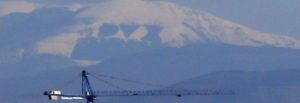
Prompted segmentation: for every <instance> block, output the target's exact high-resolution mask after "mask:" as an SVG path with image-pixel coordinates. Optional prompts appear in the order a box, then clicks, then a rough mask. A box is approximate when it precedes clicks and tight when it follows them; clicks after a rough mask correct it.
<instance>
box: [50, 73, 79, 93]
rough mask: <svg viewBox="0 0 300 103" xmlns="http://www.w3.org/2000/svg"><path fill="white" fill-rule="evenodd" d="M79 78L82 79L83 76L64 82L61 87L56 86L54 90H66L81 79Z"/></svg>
mask: <svg viewBox="0 0 300 103" xmlns="http://www.w3.org/2000/svg"><path fill="white" fill-rule="evenodd" d="M79 78H81V75H80V74H79V75H76V76H75V77H73V78H71V79H70V80H68V81H66V82H64V83H63V84H61V85H57V86H55V87H54V88H53V90H54V89H58V90H62V89H64V88H66V87H68V86H70V85H71V84H72V83H74V82H75V81H76V80H77V79H79Z"/></svg>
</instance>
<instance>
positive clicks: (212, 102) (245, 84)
mask: <svg viewBox="0 0 300 103" xmlns="http://www.w3.org/2000/svg"><path fill="white" fill-rule="evenodd" d="M299 74H300V70H282V71H268V72H243V71H228V72H216V73H210V74H207V75H204V76H200V77H197V78H194V79H191V80H187V81H184V82H180V83H178V84H176V85H175V86H176V87H181V88H188V89H199V88H200V89H201V88H202V89H217V88H219V89H232V90H234V91H235V92H236V95H232V96H190V97H182V98H177V97H132V98H130V97H129V98H127V97H126V98H117V99H115V98H111V100H109V101H107V102H105V103H120V101H121V102H122V103H199V102H200V103H299V101H300V98H298V97H300V94H299V92H300V81H299Z"/></svg>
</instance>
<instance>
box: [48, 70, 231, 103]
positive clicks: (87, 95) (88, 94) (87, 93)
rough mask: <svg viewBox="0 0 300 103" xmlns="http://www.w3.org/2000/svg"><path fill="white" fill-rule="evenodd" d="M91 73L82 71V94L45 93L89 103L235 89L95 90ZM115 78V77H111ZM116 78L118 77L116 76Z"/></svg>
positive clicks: (57, 97)
mask: <svg viewBox="0 0 300 103" xmlns="http://www.w3.org/2000/svg"><path fill="white" fill-rule="evenodd" d="M88 76H89V73H88V72H86V71H85V70H83V71H82V72H81V79H82V82H81V94H79V95H74V94H63V93H62V92H61V91H58V90H51V91H45V92H44V93H43V94H44V95H46V96H48V98H49V100H53V101H55V100H59V99H61V100H82V99H86V102H87V103H94V101H95V99H96V98H98V97H99V98H100V97H124V96H125V97H126V96H127V97H128V96H177V97H181V96H188V95H233V94H234V92H233V91H224V90H186V89H177V90H146V91H129V90H122V91H94V90H93V89H92V86H91V84H90V81H89V78H88ZM110 78H115V77H110ZM115 79H116V78H115Z"/></svg>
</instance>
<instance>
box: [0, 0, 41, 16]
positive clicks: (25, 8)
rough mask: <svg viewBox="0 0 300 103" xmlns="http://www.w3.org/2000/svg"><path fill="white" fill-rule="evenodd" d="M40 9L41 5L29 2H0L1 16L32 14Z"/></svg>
mask: <svg viewBox="0 0 300 103" xmlns="http://www.w3.org/2000/svg"><path fill="white" fill-rule="evenodd" d="M39 7H41V5H39V4H37V3H32V2H27V1H0V16H5V15H8V14H11V13H30V12H32V11H33V10H35V9H37V8H39Z"/></svg>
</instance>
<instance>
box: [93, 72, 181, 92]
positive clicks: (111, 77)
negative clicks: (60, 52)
mask: <svg viewBox="0 0 300 103" xmlns="http://www.w3.org/2000/svg"><path fill="white" fill-rule="evenodd" d="M90 74H92V75H94V76H99V77H103V78H108V79H112V80H119V81H124V82H128V83H134V84H139V85H146V86H149V87H158V88H167V89H177V90H184V89H182V88H176V87H170V86H164V85H161V84H155V83H148V82H141V81H136V80H130V79H124V78H120V77H114V76H109V75H104V74H95V73H90Z"/></svg>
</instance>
